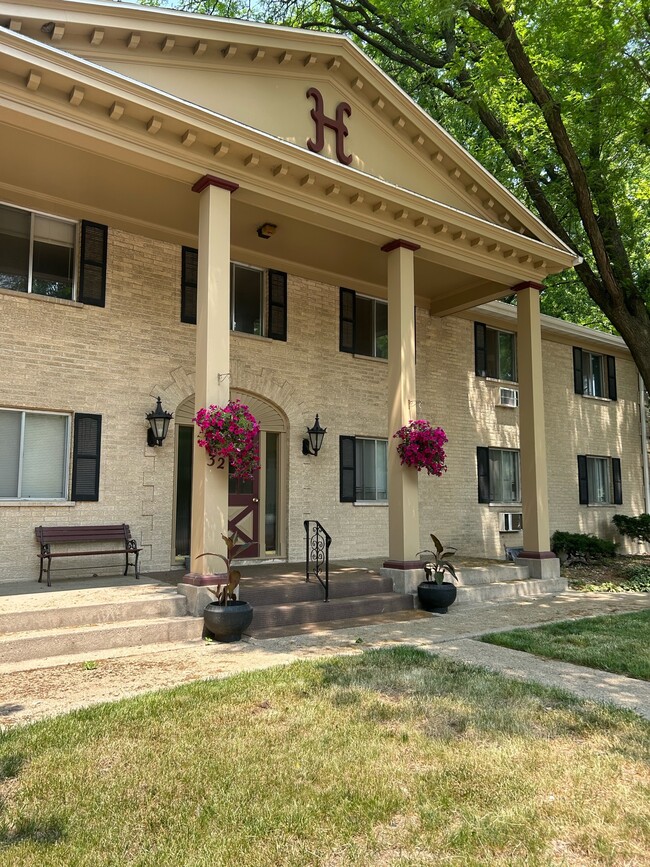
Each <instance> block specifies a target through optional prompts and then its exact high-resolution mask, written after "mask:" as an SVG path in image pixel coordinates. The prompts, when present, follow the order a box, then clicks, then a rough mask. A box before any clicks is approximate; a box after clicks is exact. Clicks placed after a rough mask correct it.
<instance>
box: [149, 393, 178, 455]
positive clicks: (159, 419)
mask: <svg viewBox="0 0 650 867" xmlns="http://www.w3.org/2000/svg"><path fill="white" fill-rule="evenodd" d="M145 418H146V419H147V421H148V422H149V430H148V431H147V445H148V446H161V445H162V444H163V440H164V439H165V437H166V436H167V431H168V430H169V422H170V421H171V420H172V419H173V418H174V414H173V413H172V412H165V410H164V409H163V408H162V404H161V402H160V398H159V397H158V398H156V408H155V409H154V410H153V411H152V412H148V413H147V415H146V416H145Z"/></svg>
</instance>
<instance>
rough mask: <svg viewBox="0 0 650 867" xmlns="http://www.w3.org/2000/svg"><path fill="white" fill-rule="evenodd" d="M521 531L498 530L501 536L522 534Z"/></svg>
mask: <svg viewBox="0 0 650 867" xmlns="http://www.w3.org/2000/svg"><path fill="white" fill-rule="evenodd" d="M523 532H524V531H523V529H521V530H499V533H500V534H501V535H502V536H510V535H511V534H512V533H523Z"/></svg>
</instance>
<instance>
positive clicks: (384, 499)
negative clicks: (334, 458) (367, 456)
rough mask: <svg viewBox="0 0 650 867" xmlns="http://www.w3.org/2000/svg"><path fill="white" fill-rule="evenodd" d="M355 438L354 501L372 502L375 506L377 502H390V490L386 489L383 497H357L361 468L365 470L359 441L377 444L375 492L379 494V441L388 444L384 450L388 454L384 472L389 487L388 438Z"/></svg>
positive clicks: (362, 503)
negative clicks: (360, 456) (359, 449)
mask: <svg viewBox="0 0 650 867" xmlns="http://www.w3.org/2000/svg"><path fill="white" fill-rule="evenodd" d="M354 439H355V443H354V448H355V455H354V459H355V462H354V466H355V470H354V502H355V503H359V504H361V505H364V504H370V505H373V506H376V505H377V504H385V503H387V502H388V490H386V497H382V498H379V497H375V498H374V499H368V498H365V497H357V490H358V489H359V487H360V485H359V472H360V468H361V472H362V471H363V469H362V468H363V461H360V460H359V455H358V448H359V443H368V442H371V443H374V444H375V494H377V493H378V492H377V476H378V472H377V469H378V462H377V456H378V449H377V443H383V444H384V445H385V446H386V449H385V451H384V454H385V455H386V466H385V468H384V473H385V477H386V489H388V440H386V439H383V438H382V437H355V438H354Z"/></svg>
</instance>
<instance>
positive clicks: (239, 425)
mask: <svg viewBox="0 0 650 867" xmlns="http://www.w3.org/2000/svg"><path fill="white" fill-rule="evenodd" d="M193 421H195V422H196V424H197V426H198V428H199V431H200V434H199V439H198V444H199V445H200V446H202V447H203V448H204V449H205V450H206V452H207V453H208V455H209V456H210V458H211V459H212V461H213V462H214V461H215V460H218V459H219V458H222V459H223V460H224V461H225V463H227V464H229V465H230V467H232V474H233V476H234V477H235V478H237V479H251V478H252V477H253V473H254V472H255V470H258V469H259V466H260V464H259V460H260V456H259V452H258V445H257V443H258V435H259V432H260V425H259V422H258V421H257V420H256V418H255V416H254V415H253V414H252V413H251V411H250V410H249V408H248V407H247V406H246V405H245V404H243V403H241V402H240V401H238V400H231V401H229V402H228V403H227V404H226V405H225V406H214V404H212V405H211V406H209V407H208V408H207V409H205V407H204V408H202V409H200V410H199V411H198V412H197V414H196V416H195V417H194V419H193Z"/></svg>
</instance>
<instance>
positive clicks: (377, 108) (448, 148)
mask: <svg viewBox="0 0 650 867" xmlns="http://www.w3.org/2000/svg"><path fill="white" fill-rule="evenodd" d="M0 16H2V17H0V22H2V23H3V24H5V26H9V27H12V28H14V29H15V30H16V31H18V32H22V33H23V34H26V35H29V36H30V37H32V38H35V39H38V40H40V41H44V42H47V43H49V44H52V45H56V46H57V47H58V48H60V49H62V50H63V51H66V52H69V53H71V54H75V55H77V56H80V57H85V58H87V59H89V60H91V61H92V62H93V63H96V64H99V65H102V66H105V67H108V68H112V69H114V70H116V71H118V72H120V73H121V74H127V75H129V76H131V77H134V78H136V79H139V80H142V81H145V82H147V83H149V84H151V85H153V86H155V87H157V88H159V89H161V90H164V91H166V92H169V93H174V94H175V95H177V96H180V97H181V98H183V99H185V100H189V101H192V102H199V103H200V104H202V105H203V106H204V107H206V108H208V109H210V110H212V111H216V112H218V113H220V114H223V115H226V116H228V117H231V118H233V119H235V120H238V121H239V122H241V123H245V124H247V125H249V126H252V127H255V128H258V129H261V130H264V131H266V132H268V133H270V134H272V135H274V136H279V137H281V138H284V139H285V140H286V141H290V142H293V143H295V144H297V145H298V146H299V147H301V148H306V142H307V139H308V138H309V137H310V136H313V135H314V123H313V121H312V120H311V117H310V109H311V107H312V106H313V101H312V100H311V99H308V98H307V97H306V90H307V88H308V87H310V86H317V87H318V88H319V90H321V92H322V94H323V96H324V98H325V113H326V114H330V115H331V114H333V113H334V106H335V105H337V104H338V103H340V102H341V101H345V102H348V103H349V104H350V106H351V107H352V116H351V118H350V119H349V120H348V122H347V125H348V128H349V131H350V135H349V136H348V139H347V142H346V148H347V149H348V151H349V152H351V153H352V155H353V163H352V165H353V166H354V167H355V168H357V169H359V170H361V171H363V172H364V173H366V174H369V175H372V176H374V177H376V178H379V179H382V180H384V181H387V182H389V183H391V184H396V185H398V186H399V187H401V188H404V189H406V190H412V191H414V192H416V193H418V194H421V195H423V196H425V197H426V198H429V199H434V200H437V201H439V202H441V203H443V204H446V205H448V206H450V207H452V208H454V209H457V210H459V211H461V212H465V213H467V214H471V215H473V216H476V217H480V218H482V219H484V220H486V221H489V222H491V223H494V224H495V225H497V226H502V227H504V228H507V229H509V230H513V231H515V232H517V233H520V234H523V235H529V236H531V237H537V238H539V239H540V240H542V241H543V242H545V243H546V244H549V245H550V246H553V247H556V248H560V249H562V250H566V249H567V248H566V247H565V245H564V244H563V243H562V242H561V241H559V240H558V239H557V238H556V237H555V236H554V235H553V234H552V233H551V232H550V231H549V230H548V229H547V228H546V227H545V226H544V225H543V224H542V223H541V222H540V221H539V220H538V219H537V218H536V217H535V216H534V215H532V214H531V213H530V212H529V211H528V210H527V209H526V208H525V207H524V206H523V205H522V204H521V203H520V202H519V201H518V200H517V199H516V198H515V197H513V196H512V195H511V194H510V193H509V192H508V191H507V190H505V188H504V187H502V186H501V185H500V184H499V183H498V182H497V181H496V180H495V179H494V178H493V177H492V176H491V175H490V174H489V173H488V172H486V171H485V169H483V167H482V166H480V165H479V164H478V163H477V162H476V161H475V160H474V159H473V158H472V157H471V156H470V155H469V154H468V153H467V152H466V151H465V150H464V149H463V148H462V147H461V146H460V145H459V144H458V143H457V142H456V141H455V140H454V139H453V138H452V137H451V136H449V135H448V134H447V133H446V132H445V131H444V130H443V129H442V128H441V127H440V126H439V125H438V124H437V123H435V121H433V120H432V119H431V118H430V117H428V115H426V114H425V113H424V112H423V111H422V110H421V109H420V108H419V107H418V106H417V105H416V104H415V103H414V102H413V101H412V100H411V99H410V98H409V97H408V96H407V95H406V94H405V93H403V92H402V91H401V90H400V89H399V88H397V87H396V86H395V85H394V83H393V82H392V81H391V80H390V79H389V78H388V77H387V76H385V75H384V74H383V73H382V72H381V70H379V69H378V68H377V67H376V66H375V65H374V64H373V63H372V62H371V61H370V60H369V59H368V58H367V56H366V55H365V54H363V52H361V51H360V49H358V48H357V47H356V46H355V45H354V44H353V43H352V42H351V41H350V40H349V39H346V38H344V37H340V36H338V35H335V34H328V33H313V32H310V31H300V30H293V29H290V28H280V27H272V26H268V25H259V24H256V23H252V22H243V21H234V20H230V19H217V18H212V17H208V16H196V15H189V14H186V13H177V12H175V11H171V10H161V9H149V8H146V7H141V6H131V5H129V4H122V3H120V4H119V5H116V4H114V3H88V2H71V0H55V2H53V3H48V4H47V5H44V4H42V3H39V2H36V0H33V2H26V3H13V4H12V3H0ZM3 19H4V20H3ZM44 25H45V26H46V27H47V29H48V32H46V33H43V32H42V27H43V26H44ZM323 154H324V156H325V158H327V159H330V160H334V159H335V148H334V136H333V134H331V133H329V132H328V133H327V134H326V136H325V147H324V150H323Z"/></svg>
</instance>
